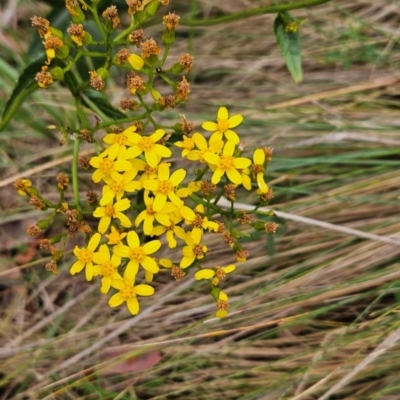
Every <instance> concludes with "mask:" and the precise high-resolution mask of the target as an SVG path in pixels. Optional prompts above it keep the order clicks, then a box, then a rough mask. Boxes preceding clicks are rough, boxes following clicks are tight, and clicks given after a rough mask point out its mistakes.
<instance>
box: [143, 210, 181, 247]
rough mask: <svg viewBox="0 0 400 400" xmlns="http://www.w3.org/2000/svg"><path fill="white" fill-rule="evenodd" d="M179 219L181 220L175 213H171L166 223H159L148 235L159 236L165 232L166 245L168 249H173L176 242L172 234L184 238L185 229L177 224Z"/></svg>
mask: <svg viewBox="0 0 400 400" xmlns="http://www.w3.org/2000/svg"><path fill="white" fill-rule="evenodd" d="M181 221H182V218H180V217H177V216H175V215H171V216H170V217H169V221H168V223H167V224H163V225H160V226H156V227H155V228H154V229H153V230H152V232H151V235H150V236H161V235H163V234H164V233H165V232H166V233H167V234H166V235H165V237H166V239H167V243H168V247H169V248H170V249H174V248H175V247H176V245H177V244H178V242H177V241H176V239H175V236H174V235H176V236H177V237H178V238H179V239H181V240H185V239H186V232H185V230H184V229H183V228H182V227H181V226H179V225H178V224H179V223H180V222H181Z"/></svg>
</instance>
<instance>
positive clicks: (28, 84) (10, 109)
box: [0, 56, 45, 132]
mask: <svg viewBox="0 0 400 400" xmlns="http://www.w3.org/2000/svg"><path fill="white" fill-rule="evenodd" d="M44 61H45V59H44V57H43V56H42V57H40V58H39V59H37V60H35V61H33V62H32V63H31V64H29V65H28V66H27V67H26V68H25V69H24V70H23V72H22V74H21V75H20V77H19V78H18V81H17V85H16V86H15V88H14V90H13V92H12V94H11V97H10V98H9V99H8V101H7V103H6V106H5V108H4V110H3V114H2V119H1V122H0V132H1V131H2V130H4V128H5V127H6V126H7V125H8V124H9V122H10V121H11V118H12V117H13V115H14V114H15V113H16V111H17V110H18V108H19V107H20V106H21V104H22V103H23V102H24V100H25V99H26V98H27V97H28V96H29V95H30V94H31V93H33V92H34V91H35V90H36V89H38V88H39V86H38V84H37V82H36V80H35V76H36V74H37V73H38V72H40V71H41V67H42V65H44Z"/></svg>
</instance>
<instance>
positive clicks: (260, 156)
mask: <svg viewBox="0 0 400 400" xmlns="http://www.w3.org/2000/svg"><path fill="white" fill-rule="evenodd" d="M253 161H254V164H260V165H263V164H264V162H265V152H264V150H263V149H255V150H254V154H253Z"/></svg>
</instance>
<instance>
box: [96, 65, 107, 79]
mask: <svg viewBox="0 0 400 400" xmlns="http://www.w3.org/2000/svg"><path fill="white" fill-rule="evenodd" d="M96 72H97V74H98V75H99V76H100V78H101V79H103V80H104V81H105V80H106V79H107V78H108V71H107V70H106V69H105V68H99V69H98V70H97V71H96Z"/></svg>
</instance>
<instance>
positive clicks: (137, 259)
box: [114, 231, 161, 280]
mask: <svg viewBox="0 0 400 400" xmlns="http://www.w3.org/2000/svg"><path fill="white" fill-rule="evenodd" d="M127 241H128V246H125V245H119V246H115V247H114V254H116V255H117V256H119V257H124V258H129V263H128V265H127V266H126V269H125V273H124V278H125V279H130V280H133V279H134V278H135V276H136V274H137V273H138V271H139V265H141V266H142V267H143V268H144V269H145V270H146V271H149V272H151V273H152V274H156V273H157V272H158V271H159V267H158V265H157V263H156V262H155V261H154V259H153V258H152V257H149V254H153V253H155V252H156V251H158V250H159V249H160V247H161V241H160V240H152V241H150V242H147V243H145V244H144V245H143V246H140V240H139V236H138V235H137V233H136V232H135V231H129V232H128V236H127Z"/></svg>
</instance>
